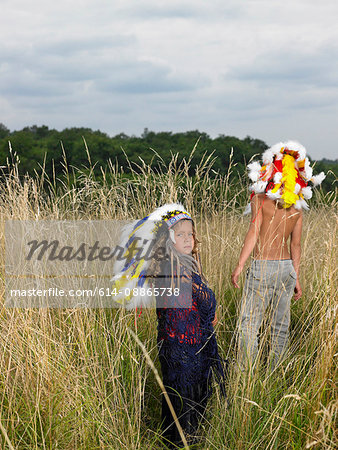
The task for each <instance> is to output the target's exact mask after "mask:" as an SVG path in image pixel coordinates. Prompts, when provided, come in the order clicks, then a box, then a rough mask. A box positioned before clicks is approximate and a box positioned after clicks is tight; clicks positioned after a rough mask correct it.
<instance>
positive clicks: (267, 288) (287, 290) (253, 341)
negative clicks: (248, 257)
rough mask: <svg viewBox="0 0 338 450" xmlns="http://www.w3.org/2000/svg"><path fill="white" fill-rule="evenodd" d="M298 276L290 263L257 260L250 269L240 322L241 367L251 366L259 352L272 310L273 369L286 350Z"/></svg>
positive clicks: (289, 260)
mask: <svg viewBox="0 0 338 450" xmlns="http://www.w3.org/2000/svg"><path fill="white" fill-rule="evenodd" d="M296 280H297V275H296V271H295V269H294V267H293V264H292V260H291V259H282V260H258V259H256V260H254V261H252V263H251V267H250V268H249V269H248V272H247V277H246V281H245V285H244V289H243V295H242V300H241V310H240V315H239V320H238V333H239V336H238V337H239V364H240V367H241V369H242V370H243V369H244V368H245V366H246V365H247V363H248V362H249V364H250V365H251V366H252V364H253V363H254V361H255V359H256V356H257V351H258V342H257V338H258V331H259V329H260V327H261V325H262V321H263V317H264V313H265V311H266V309H267V307H268V306H269V305H270V306H271V315H270V321H269V325H270V326H271V351H272V355H271V356H272V361H271V364H272V368H274V367H275V366H276V365H277V363H278V362H279V361H280V360H281V357H282V355H283V353H284V352H285V350H286V347H287V342H288V334H289V324H290V302H291V298H292V295H293V292H294V288H295V286H296Z"/></svg>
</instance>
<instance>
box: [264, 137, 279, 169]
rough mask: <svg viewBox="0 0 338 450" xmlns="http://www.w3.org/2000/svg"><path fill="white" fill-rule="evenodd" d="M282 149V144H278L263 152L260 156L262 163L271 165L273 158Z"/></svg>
mask: <svg viewBox="0 0 338 450" xmlns="http://www.w3.org/2000/svg"><path fill="white" fill-rule="evenodd" d="M282 147H284V144H283V142H278V143H277V144H275V145H273V146H272V147H270V148H268V149H267V150H265V152H264V153H263V155H262V160H263V163H264V164H269V163H272V161H273V158H274V156H275V155H278V154H279V153H280V151H281V148H282Z"/></svg>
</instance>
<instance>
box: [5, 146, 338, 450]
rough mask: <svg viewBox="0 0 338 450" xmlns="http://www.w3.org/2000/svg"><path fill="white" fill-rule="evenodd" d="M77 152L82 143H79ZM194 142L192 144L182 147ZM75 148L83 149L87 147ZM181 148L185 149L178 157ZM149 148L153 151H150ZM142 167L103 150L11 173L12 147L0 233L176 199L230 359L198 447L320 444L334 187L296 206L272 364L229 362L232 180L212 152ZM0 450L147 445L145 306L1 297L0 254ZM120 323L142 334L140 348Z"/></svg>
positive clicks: (156, 444)
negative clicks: (278, 356) (290, 285)
mask: <svg viewBox="0 0 338 450" xmlns="http://www.w3.org/2000/svg"><path fill="white" fill-rule="evenodd" d="M87 151H88V149H87ZM193 151H194V150H193ZM88 156H89V152H88ZM191 156H192V155H191ZM154 157H158V156H156V154H155V153H154ZM190 161H191V158H190V159H188V160H183V162H181V163H179V162H178V157H177V155H173V157H172V161H171V162H170V164H169V166H165V165H164V164H163V163H162V166H161V168H160V169H157V170H156V171H155V170H154V169H153V168H152V167H151V165H145V164H144V163H143V162H142V160H140V161H139V163H138V164H137V165H135V164H134V165H133V164H132V163H130V162H128V164H129V165H130V167H131V169H132V172H131V176H128V177H126V176H125V174H124V169H123V167H118V166H117V165H114V164H112V163H111V162H110V161H109V162H108V168H107V169H105V170H103V169H102V171H101V172H102V176H101V177H100V179H96V178H95V175H94V171H93V167H92V166H91V164H90V157H89V164H88V167H84V168H74V167H68V164H67V161H66V158H65V161H64V172H63V174H59V179H57V175H56V174H55V176H54V177H53V178H52V179H48V178H47V176H46V174H45V172H44V170H43V167H42V171H41V174H40V175H37V176H36V177H29V176H19V161H18V160H17V158H16V157H15V155H13V161H12V162H11V163H8V167H7V168H6V173H5V174H4V175H3V176H2V177H1V194H0V233H1V243H2V248H4V224H5V221H6V220H7V219H37V220H46V219H134V218H140V217H143V216H144V215H146V214H148V213H149V212H151V211H152V210H153V209H154V208H156V207H158V206H159V205H161V204H163V203H168V202H176V201H181V202H183V203H184V204H185V206H186V208H187V209H188V210H189V211H191V212H192V214H193V215H194V217H196V222H197V229H198V234H199V238H200V240H201V241H202V250H201V251H202V261H203V267H204V272H205V274H206V276H207V278H208V280H209V283H210V285H211V287H212V288H213V289H214V291H215V293H216V296H217V299H218V304H219V306H218V318H219V322H218V324H217V327H216V331H217V337H218V343H219V347H220V351H221V353H222V355H223V356H224V357H225V358H228V359H229V361H230V362H231V366H232V370H231V371H230V376H229V381H228V386H227V390H228V394H229V404H228V405H226V404H225V402H224V399H223V398H222V397H220V395H219V392H218V391H217V389H216V390H215V395H214V397H213V400H212V402H210V405H209V407H208V416H207V420H206V422H205V424H204V430H202V431H203V435H204V437H203V440H202V441H201V445H200V448H206V449H270V448H273V449H284V448H285V449H304V448H314V449H322V448H325V449H333V448H335V446H336V445H337V436H336V434H335V433H336V428H335V426H336V423H337V407H338V400H337V395H336V385H335V383H336V381H337V355H338V354H337V348H336V347H335V345H336V338H337V334H336V333H337V323H336V320H337V319H336V313H337V304H336V298H337V290H336V289H337V287H336V286H337V284H336V282H337V255H336V231H337V215H336V206H337V205H336V194H335V192H332V193H329V194H327V195H326V196H324V195H323V194H322V193H320V191H318V192H317V193H316V195H315V198H314V199H312V209H311V211H309V212H308V213H306V214H305V217H304V231H303V252H302V265H301V267H302V271H301V282H302V285H303V291H304V293H303V297H302V298H301V300H299V301H297V302H294V303H293V304H292V322H291V327H290V345H289V350H288V354H287V356H286V359H285V361H284V363H283V364H282V366H281V367H279V368H278V369H276V370H275V371H273V372H269V371H268V370H267V369H266V366H265V365H264V364H262V365H261V366H260V368H259V369H258V370H257V371H255V372H254V373H253V374H251V375H249V374H247V373H243V374H240V373H239V372H238V371H237V370H236V354H235V342H234V332H235V329H236V320H237V311H238V307H239V302H240V292H239V291H237V290H235V289H233V288H232V286H231V284H230V274H231V271H232V269H233V268H234V266H235V264H236V260H237V257H238V254H239V251H240V247H241V243H242V241H243V237H244V234H245V232H246V229H247V227H248V218H245V217H243V216H242V210H243V206H244V203H245V199H246V197H247V195H246V186H245V185H244V183H243V185H241V184H240V183H237V184H236V186H235V185H234V183H233V181H232V177H231V172H232V170H234V169H235V168H234V167H231V166H230V167H229V170H228V172H227V174H226V175H220V174H217V173H215V172H213V169H212V163H213V159H212V156H209V157H207V156H205V157H204V158H203V159H202V160H201V162H200V164H199V166H198V167H197V168H195V172H194V176H191V175H189V173H191V167H190ZM0 261H1V262H0V264H1V293H2V295H1V297H2V300H1V304H0V444H1V448H11V446H12V448H20V449H37V448H48V449H54V448H60V449H80V448H81V449H96V448H97V449H99V448H112V449H128V450H129V449H159V448H165V445H164V443H163V441H162V439H161V433H160V396H161V389H160V387H159V385H158V383H157V381H156V378H155V376H154V374H153V372H152V371H151V368H150V366H149V364H148V363H147V358H149V357H150V358H151V359H152V360H153V361H154V362H155V365H156V366H157V367H159V364H158V358H157V348H156V313H155V311H153V310H145V311H143V313H142V315H141V317H138V316H137V315H136V313H135V312H134V311H132V312H130V311H129V312H128V311H126V310H123V309H119V310H114V309H111V310H110V309H92V310H82V309H59V310H57V309H26V310H25V309H7V308H5V307H4V290H5V287H4V286H5V272H4V270H5V269H4V264H5V262H4V251H2V252H1V258H0ZM128 328H129V329H132V330H133V331H134V332H135V333H136V334H137V336H138V338H139V339H140V340H141V342H142V343H143V344H144V346H145V348H146V349H147V352H148V355H147V358H146V357H145V355H144V353H143V351H142V349H141V348H140V346H139V345H138V343H137V342H136V341H135V339H133V336H132V333H128V331H127V330H128Z"/></svg>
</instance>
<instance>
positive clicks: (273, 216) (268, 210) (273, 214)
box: [253, 194, 300, 260]
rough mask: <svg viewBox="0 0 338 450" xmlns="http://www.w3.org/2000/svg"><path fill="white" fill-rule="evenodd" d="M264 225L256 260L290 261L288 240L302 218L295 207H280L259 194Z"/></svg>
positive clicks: (259, 238)
mask: <svg viewBox="0 0 338 450" xmlns="http://www.w3.org/2000/svg"><path fill="white" fill-rule="evenodd" d="M258 197H259V203H260V204H259V208H261V211H262V224H261V227H260V232H259V237H258V241H257V244H256V246H255V249H254V253H253V256H254V258H255V259H270V260H271V259H275V260H276V259H290V250H289V246H288V239H289V237H290V235H291V233H292V231H293V229H294V227H295V225H296V223H297V221H298V219H299V217H300V213H299V211H297V209H295V207H294V206H292V207H291V208H288V209H284V208H282V207H280V206H279V205H278V204H277V202H276V201H274V200H271V199H269V198H268V197H265V196H264V194H259V195H258Z"/></svg>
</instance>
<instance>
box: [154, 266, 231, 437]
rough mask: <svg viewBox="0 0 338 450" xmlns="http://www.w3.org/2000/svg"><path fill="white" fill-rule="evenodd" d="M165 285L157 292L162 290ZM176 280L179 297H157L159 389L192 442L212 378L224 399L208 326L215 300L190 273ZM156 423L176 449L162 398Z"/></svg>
mask: <svg viewBox="0 0 338 450" xmlns="http://www.w3.org/2000/svg"><path fill="white" fill-rule="evenodd" d="M163 273H164V272H163ZM181 275H182V273H181ZM169 279H171V277H170V278H169V277H168V278H167V279H165V282H164V284H163V281H162V285H161V286H163V285H166V286H168V282H169ZM180 280H181V281H180V295H179V297H177V298H175V297H173V296H171V297H170V299H165V298H163V296H161V297H160V296H158V297H157V317H158V337H157V343H158V349H159V360H160V364H161V370H162V376H163V383H164V385H165V386H166V390H167V392H168V395H169V397H170V400H171V402H172V404H173V406H174V409H175V412H176V414H177V416H178V419H179V422H180V424H181V426H182V428H183V430H184V432H185V433H186V434H187V435H190V436H194V435H196V431H197V429H198V426H199V424H200V422H201V419H202V416H203V414H204V411H205V408H206V405H207V401H208V399H209V397H210V395H211V393H212V387H211V378H212V372H213V373H214V375H215V376H216V379H217V380H218V382H219V383H220V385H221V389H222V393H223V394H224V395H225V389H224V371H223V361H222V359H221V358H220V356H219V354H218V349H217V342H216V337H215V334H214V328H213V325H212V322H213V320H214V317H215V310H216V299H215V295H214V293H213V291H212V290H211V289H210V288H209V287H208V286H207V285H206V284H205V283H204V282H203V281H202V279H201V277H200V275H199V274H197V273H195V272H192V273H191V274H190V275H188V271H187V270H185V271H183V277H182V278H180ZM182 280H183V282H182ZM175 302H176V304H175ZM168 305H169V306H168ZM175 306H180V307H175ZM185 306H186V307H185ZM162 421H163V428H164V436H165V437H166V438H167V439H168V440H169V441H171V442H172V443H174V444H177V445H180V444H181V439H180V436H179V433H178V430H177V428H176V426H175V424H174V423H173V418H172V415H171V413H170V410H169V407H168V405H167V402H166V400H165V398H164V396H163V397H162Z"/></svg>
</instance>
